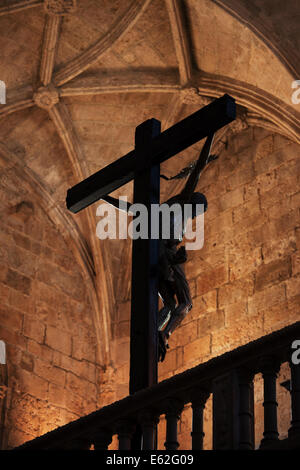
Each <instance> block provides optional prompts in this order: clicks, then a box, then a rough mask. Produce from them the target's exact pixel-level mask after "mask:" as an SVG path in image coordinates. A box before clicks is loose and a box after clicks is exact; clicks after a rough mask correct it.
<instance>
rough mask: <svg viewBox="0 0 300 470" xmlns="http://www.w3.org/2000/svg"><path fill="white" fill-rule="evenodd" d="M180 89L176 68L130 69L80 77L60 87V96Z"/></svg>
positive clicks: (158, 91)
mask: <svg viewBox="0 0 300 470" xmlns="http://www.w3.org/2000/svg"><path fill="white" fill-rule="evenodd" d="M179 89H180V85H179V84H178V73H177V71H176V70H173V69H170V70H166V71H161V70H160V69H157V70H155V69H153V70H130V71H128V72H122V73H116V72H114V73H111V74H97V75H95V74H93V75H86V76H82V77H78V78H76V79H74V80H72V82H70V83H68V84H66V85H63V86H62V87H61V88H60V96H62V97H64V96H78V95H100V94H103V93H128V92H130V93H133V92H136V93H138V92H142V93H144V92H147V93H173V92H174V91H177V90H179Z"/></svg>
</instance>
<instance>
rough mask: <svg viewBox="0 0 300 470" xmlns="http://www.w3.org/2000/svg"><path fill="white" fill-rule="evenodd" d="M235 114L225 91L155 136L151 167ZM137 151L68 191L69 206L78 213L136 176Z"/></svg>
mask: <svg viewBox="0 0 300 470" xmlns="http://www.w3.org/2000/svg"><path fill="white" fill-rule="evenodd" d="M235 117H236V108H235V100H234V98H232V97H231V96H229V95H227V94H225V95H224V96H222V97H221V98H218V99H216V100H215V101H213V102H212V103H210V104H209V105H207V106H205V107H204V108H201V109H200V110H199V111H196V112H195V113H193V114H191V115H190V116H188V117H187V118H185V119H183V120H182V121H180V122H178V123H177V124H175V125H174V126H172V127H170V128H169V129H167V130H165V131H164V132H162V133H161V134H159V135H158V136H157V137H155V138H154V139H153V140H152V142H151V144H150V145H149V146H148V147H147V153H148V155H151V158H149V167H150V166H152V165H156V164H158V163H162V162H164V161H165V160H167V159H169V158H170V157H172V156H174V155H176V154H177V153H179V152H181V151H182V150H184V149H186V148H187V147H189V146H191V145H193V144H194V143H196V142H198V141H199V140H201V139H203V138H204V137H206V136H207V135H209V134H211V133H213V132H216V131H217V130H219V129H221V128H222V127H223V126H225V125H226V124H229V123H230V122H232V121H233V120H234V119H235ZM136 164H137V162H136V158H135V151H134V150H132V151H131V152H129V153H128V154H126V155H125V156H123V157H121V158H120V159H118V160H116V161H114V162H113V163H111V164H110V165H108V166H106V167H105V168H103V169H102V170H99V171H97V172H96V173H94V174H93V175H91V176H89V177H88V178H87V179H85V180H84V181H82V182H80V183H78V184H76V185H75V186H73V187H72V188H70V189H69V190H68V192H67V208H68V209H69V210H70V211H72V212H74V213H77V212H79V211H81V210H82V209H85V208H86V207H88V206H89V205H90V204H93V203H94V202H96V201H98V200H99V199H101V198H102V197H104V196H106V195H107V194H109V193H111V192H112V191H115V190H116V189H118V188H119V187H120V186H123V185H124V184H126V183H128V182H129V181H131V180H132V179H133V178H134V171H135V168H136Z"/></svg>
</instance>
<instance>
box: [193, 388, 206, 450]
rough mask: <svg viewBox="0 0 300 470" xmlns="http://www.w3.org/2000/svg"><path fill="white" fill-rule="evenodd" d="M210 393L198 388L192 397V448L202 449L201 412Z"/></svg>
mask: <svg viewBox="0 0 300 470" xmlns="http://www.w3.org/2000/svg"><path fill="white" fill-rule="evenodd" d="M209 395H210V393H209V392H208V391H206V390H199V391H198V392H197V393H196V394H195V396H194V397H193V398H192V410H193V422H192V432H191V436H192V449H193V450H202V449H203V438H204V432H203V412H204V408H205V404H206V402H207V399H208V397H209Z"/></svg>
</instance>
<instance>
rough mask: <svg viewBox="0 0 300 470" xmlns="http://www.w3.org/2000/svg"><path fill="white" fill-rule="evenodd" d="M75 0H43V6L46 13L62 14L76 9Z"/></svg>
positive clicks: (67, 13)
mask: <svg viewBox="0 0 300 470" xmlns="http://www.w3.org/2000/svg"><path fill="white" fill-rule="evenodd" d="M76 3H77V2H76V0H45V3H44V8H45V11H46V13H47V14H48V15H54V16H64V15H69V14H71V13H74V12H75V11H76V7H77V4H76Z"/></svg>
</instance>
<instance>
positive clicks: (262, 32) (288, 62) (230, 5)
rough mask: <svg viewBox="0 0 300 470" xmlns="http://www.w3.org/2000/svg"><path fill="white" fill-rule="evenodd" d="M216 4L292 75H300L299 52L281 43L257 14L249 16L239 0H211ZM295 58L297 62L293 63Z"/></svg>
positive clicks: (280, 39)
mask: <svg viewBox="0 0 300 470" xmlns="http://www.w3.org/2000/svg"><path fill="white" fill-rule="evenodd" d="M212 1H213V2H214V3H215V4H216V5H218V6H219V7H220V8H222V9H223V10H225V11H226V12H227V13H229V14H230V15H231V16H233V17H234V18H236V19H237V20H238V21H240V22H241V23H243V24H244V25H245V26H246V27H247V28H249V29H250V30H251V31H252V32H253V33H254V34H255V35H256V36H257V37H259V38H260V39H261V40H262V41H263V42H264V44H266V46H267V47H268V48H269V49H270V50H271V51H272V53H273V54H274V55H275V56H276V57H277V58H278V59H279V60H280V61H281V63H282V64H283V65H284V66H285V68H286V69H287V70H288V71H289V73H290V74H291V75H292V76H293V77H298V76H299V75H300V63H299V53H298V51H297V50H296V49H295V50H294V52H293V51H291V50H289V49H290V46H289V48H288V47H286V46H285V45H282V38H279V37H276V35H275V33H274V31H273V30H272V29H271V28H270V27H268V26H267V25H266V23H265V22H263V21H262V20H261V19H260V18H258V17H257V15H255V16H254V15H253V16H251V14H250V12H249V11H248V10H247V9H246V8H245V7H244V6H243V5H242V4H241V3H240V2H239V0H212ZM295 59H298V60H297V64H295Z"/></svg>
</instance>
